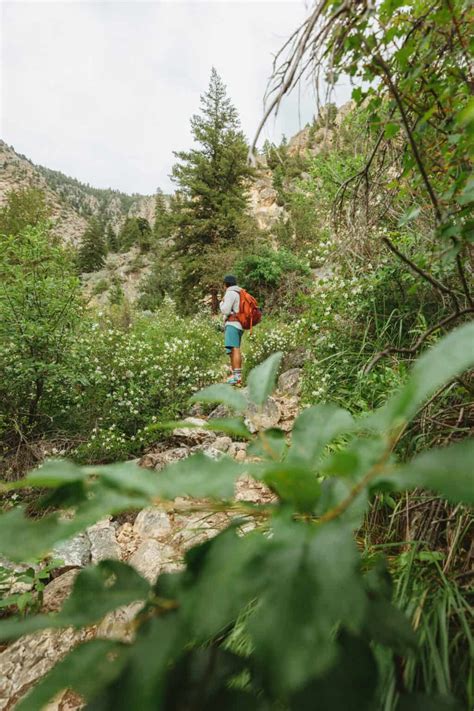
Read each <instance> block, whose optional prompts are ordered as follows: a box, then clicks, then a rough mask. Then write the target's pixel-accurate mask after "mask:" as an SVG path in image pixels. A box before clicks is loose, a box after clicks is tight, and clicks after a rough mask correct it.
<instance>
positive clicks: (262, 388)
mask: <svg viewBox="0 0 474 711" xmlns="http://www.w3.org/2000/svg"><path fill="white" fill-rule="evenodd" d="M473 337H474V329H473V326H472V325H467V326H464V327H462V328H460V329H458V330H457V331H455V332H454V333H452V334H451V335H450V336H448V337H446V338H445V339H444V340H442V341H441V342H440V343H439V344H438V345H437V346H435V347H434V348H432V349H430V350H429V351H428V353H426V354H425V355H424V356H423V357H422V358H421V359H420V360H419V362H418V363H417V364H416V365H415V367H414V368H413V370H412V372H411V374H410V376H409V378H408V379H407V380H406V382H405V384H404V385H403V387H402V388H401V389H400V390H399V391H398V392H397V393H395V394H394V396H393V397H392V398H391V399H390V400H389V401H388V402H387V403H386V404H384V405H383V406H382V407H381V408H380V409H379V410H377V411H375V412H374V413H372V414H371V415H369V416H368V417H363V418H361V419H358V420H354V419H353V418H352V416H351V415H350V413H349V412H347V411H346V410H343V409H341V408H339V407H337V406H335V405H319V406H316V407H312V408H309V409H306V410H304V411H303V412H302V413H301V415H300V416H299V417H298V419H297V421H296V423H295V426H294V429H293V433H292V437H291V444H290V445H288V444H287V442H286V441H285V437H284V434H283V433H282V432H280V431H278V430H270V431H267V432H262V433H260V434H259V435H257V436H252V435H251V434H250V432H245V425H244V423H243V422H242V421H238V420H237V421H236V420H235V419H231V420H229V421H227V422H225V423H221V425H220V426H221V427H222V428H223V429H224V428H225V431H231V430H232V429H234V430H235V431H236V432H238V433H239V435H240V436H242V435H243V434H244V433H245V437H246V438H247V439H248V440H249V442H250V445H249V447H250V449H249V452H250V453H252V454H253V455H254V457H255V461H254V463H252V464H250V463H246V464H239V463H237V462H235V461H233V460H231V459H229V458H227V457H225V456H223V457H222V458H221V459H220V460H219V461H218V462H213V461H212V460H210V459H208V458H207V457H206V456H204V455H203V454H202V453H200V454H197V455H193V456H192V457H190V458H188V459H187V460H185V461H184V462H178V463H176V464H174V465H171V466H169V467H168V468H167V469H166V470H165V471H164V472H162V473H160V474H157V473H155V472H146V471H143V470H140V469H139V468H138V467H137V466H136V465H135V464H132V463H131V464H121V465H115V466H109V467H104V468H100V467H98V468H93V469H90V468H85V469H81V468H80V467H77V466H74V465H72V464H70V463H67V462H64V461H63V462H61V461H59V462H58V461H56V462H50V463H46V464H45V465H44V466H43V467H42V468H40V469H38V470H37V471H35V472H33V473H32V474H30V475H29V476H28V477H27V479H26V480H24V481H23V482H22V483H21V486H30V487H31V486H37V487H45V488H47V489H50V490H52V492H54V494H55V496H56V500H58V501H59V500H61V499H62V498H63V497H64V496H66V497H67V501H68V505H69V506H71V505H74V507H75V517H74V518H72V519H71V518H70V519H67V520H61V519H58V517H57V515H56V514H47V515H45V516H44V517H43V518H42V519H41V520H39V521H34V520H31V519H28V518H27V517H25V515H24V513H23V512H20V511H18V510H14V511H11V512H8V513H6V514H4V515H3V516H1V517H0V533H1V535H0V554H2V555H4V556H7V557H8V558H10V559H12V560H24V559H28V558H31V557H33V556H38V555H41V554H43V553H45V552H47V551H48V549H49V548H50V547H51V546H52V545H53V544H54V543H55V542H57V541H60V540H62V539H64V538H67V537H69V536H71V535H72V534H74V533H76V532H77V531H80V530H82V529H83V528H84V527H85V526H87V525H89V524H90V523H92V522H93V521H95V520H97V519H99V518H101V517H103V516H106V515H108V514H111V513H119V512H120V511H124V510H127V509H129V508H139V507H143V506H145V505H147V504H148V503H150V502H153V503H155V504H156V503H157V502H164V501H166V500H173V499H175V498H176V497H177V496H186V495H187V496H193V497H199V498H201V499H202V498H203V497H206V498H207V499H208V500H209V501H208V506H209V509H210V510H212V509H213V502H214V506H215V507H216V510H222V508H223V507H224V508H225V507H226V506H227V507H228V508H229V511H230V512H231V514H232V516H233V520H232V521H231V523H230V525H229V527H228V528H227V529H226V530H224V531H222V532H221V533H220V534H218V535H217V536H216V537H215V538H213V539H212V540H210V541H208V542H206V543H204V544H202V545H200V546H197V547H195V548H193V549H191V550H190V551H189V552H188V554H187V556H186V568H185V570H184V571H182V572H178V573H171V574H166V575H161V576H160V577H159V579H158V581H157V583H156V584H155V585H153V586H150V585H149V584H148V583H147V582H146V581H145V580H144V579H143V578H141V577H140V576H139V575H138V573H137V572H136V571H134V570H133V569H132V568H130V567H129V566H127V565H125V564H124V563H120V562H117V561H103V562H101V563H100V564H99V565H98V566H97V567H95V568H87V569H85V570H84V571H82V572H81V573H80V574H79V576H78V578H77V581H76V583H75V586H74V589H73V591H72V594H71V596H70V598H69V599H68V600H67V601H66V603H65V605H64V606H63V608H62V610H61V612H60V613H58V614H56V615H37V616H30V617H28V618H26V619H25V620H14V619H13V620H6V621H4V622H2V623H1V624H0V636H1V637H3V639H10V638H13V637H18V636H20V635H22V634H25V633H28V632H33V631H36V630H38V629H43V628H48V627H55V628H57V627H59V628H61V627H67V626H74V627H78V628H81V627H83V626H86V625H91V624H94V623H96V622H98V621H99V620H100V619H101V618H102V617H103V616H104V615H105V614H106V613H107V612H109V611H111V610H113V609H115V608H117V607H118V606H121V605H125V604H127V603H131V602H134V601H136V600H140V601H142V602H143V606H142V608H141V610H140V611H139V612H138V614H137V616H136V618H135V624H134V628H135V631H136V636H135V639H134V641H133V643H131V644H123V643H121V642H115V641H111V640H100V639H97V640H93V641H90V642H86V643H85V644H83V645H81V646H79V647H78V648H76V649H75V650H74V651H73V652H72V653H70V655H69V656H68V657H67V658H66V659H65V660H64V661H62V662H61V663H60V665H59V666H58V667H57V668H56V669H54V670H53V671H52V672H50V673H49V674H47V675H46V677H45V678H44V679H43V680H42V681H41V682H40V683H39V684H38V685H37V686H36V688H35V689H34V690H33V691H32V692H31V693H30V694H29V695H28V696H27V697H26V698H25V699H24V701H22V702H21V703H20V706H19V708H23V709H31V710H32V709H40V708H41V707H42V705H44V704H45V702H46V701H47V700H49V699H50V698H51V697H52V696H53V695H54V694H56V693H57V692H58V691H60V690H61V689H63V688H65V687H68V688H72V689H74V690H76V691H78V692H79V693H80V694H82V695H83V696H84V697H85V698H86V699H87V700H88V701H94V703H96V704H99V705H100V706H101V707H102V708H111V707H112V706H113V707H114V708H123V709H126V708H130V707H131V706H132V707H133V706H136V705H137V704H138V705H139V706H140V708H141V709H143V710H144V711H146V710H147V709H156V708H165V709H168V708H183V709H184V708H189V707H191V708H193V709H199V708H202V709H204V708H209V707H210V706H211V705H213V706H217V707H219V708H234V707H235V706H236V705H238V706H239V707H242V706H243V707H245V708H277V707H283V708H295V709H306V708H308V709H309V708H314V703H315V701H316V700H317V703H318V704H320V705H321V707H322V708H324V709H328V710H329V709H331V711H337V709H341V711H342V710H343V709H344V711H345V710H346V709H348V708H350V709H354V711H356V710H357V711H361V710H362V709H367V710H369V709H375V708H377V709H378V708H382V707H383V708H394V707H395V704H396V707H397V708H398V709H403V708H412V707H413V708H420V705H421V708H428V707H429V708H433V709H438V708H439V709H442V708H453V709H461V708H462V707H461V705H460V704H459V703H458V702H457V701H456V700H455V699H454V698H453V696H452V694H451V693H450V692H451V691H452V689H451V688H450V686H449V684H448V686H447V688H443V687H442V685H440V684H437V683H436V680H435V681H434V682H433V683H427V680H426V678H423V676H422V675H421V676H420V675H417V673H416V671H415V670H416V668H417V654H418V651H417V650H418V644H419V641H418V637H417V635H416V633H415V631H414V629H413V628H412V626H411V624H410V621H409V618H408V617H407V616H405V615H404V614H403V613H402V612H401V611H400V610H399V609H397V608H396V607H395V605H394V604H393V591H392V584H391V576H390V573H389V570H388V568H387V565H386V563H385V562H384V560H383V559H382V558H380V557H377V558H375V559H374V558H370V557H369V556H367V555H363V556H361V554H360V553H359V552H358V550H357V547H356V545H355V541H354V531H356V530H357V529H358V528H359V527H360V525H361V523H362V520H363V516H364V513H365V512H366V511H367V509H368V506H369V502H370V500H371V498H372V497H373V496H374V495H375V494H376V492H378V491H384V492H387V491H392V492H396V491H404V490H406V489H413V488H416V487H426V488H429V489H431V490H432V491H435V492H437V493H439V494H440V495H441V496H443V497H445V498H447V499H449V500H450V501H452V502H454V503H461V502H466V503H473V502H474V498H473V487H472V470H471V467H470V465H471V463H472V456H473V454H474V450H473V443H472V442H463V443H457V444H454V445H452V446H451V447H448V448H445V449H442V450H432V451H427V452H424V453H423V454H421V455H419V456H418V457H415V458H414V459H413V460H412V461H410V462H397V460H396V458H395V457H394V455H393V448H394V445H395V443H396V441H397V440H398V438H399V437H400V435H401V433H402V432H403V430H404V429H405V428H406V426H407V424H408V422H409V421H410V420H411V419H412V418H413V416H414V415H415V414H416V412H417V410H418V409H419V408H420V407H422V406H423V405H424V403H425V402H426V400H427V399H429V398H430V397H432V395H433V394H434V393H435V392H436V391H437V390H438V389H439V388H440V387H441V386H443V385H444V384H446V383H447V382H449V381H450V380H451V379H452V378H454V377H456V376H457V375H460V374H461V373H462V372H463V371H464V370H465V369H466V368H469V367H472V366H473V365H474V357H473V353H472V349H471V348H470V345H471V343H472V338H473ZM280 359H281V354H275V355H273V356H271V357H270V358H269V359H268V360H266V361H265V362H264V363H262V364H261V365H260V366H258V367H257V368H256V369H255V370H254V371H252V373H251V374H250V376H249V379H248V382H249V390H248V395H249V398H250V400H251V401H252V402H253V403H254V405H256V406H257V407H258V406H262V405H263V404H264V402H265V400H266V398H267V396H268V395H269V394H270V393H271V391H272V388H273V386H274V382H275V378H276V373H277V370H278V365H279V361H280ZM196 399H197V400H202V401H204V402H209V401H222V402H224V403H226V404H227V405H229V406H231V407H232V408H233V409H234V410H236V411H237V412H243V411H244V410H245V409H246V407H247V402H246V399H245V397H244V396H243V395H241V394H240V393H238V392H236V391H235V390H233V389H232V388H231V387H229V386H222V385H219V386H211V387H209V388H207V389H206V390H204V391H203V392H202V393H200V394H198V395H197V396H196ZM341 436H343V437H344V441H345V443H344V444H343V445H339V446H338V447H336V448H334V446H329V445H331V443H333V442H334V441H335V440H339V441H341ZM244 473H246V474H249V473H250V474H251V475H252V476H254V477H256V478H257V479H260V480H262V481H263V482H265V483H266V484H267V486H269V487H270V488H271V490H272V491H273V492H274V493H275V495H276V497H277V498H276V502H275V503H274V504H270V505H268V504H262V505H258V506H255V504H252V503H248V504H247V503H246V502H244V501H243V502H239V504H238V505H235V504H234V505H232V503H231V502H230V501H229V499H230V498H231V497H232V495H233V486H234V481H235V479H236V478H237V477H238V476H239V475H241V474H244ZM448 474H449V476H448ZM73 485H74V486H73ZM15 486H18V484H17V485H15ZM72 487H73V488H72ZM10 488H11V487H10ZM249 522H252V525H251V526H250V530H249V527H248V526H247V527H246V528H243V527H244V524H245V523H249ZM244 530H246V533H244V532H243V531H244ZM269 534H270V535H269ZM19 541H21V542H20V543H19ZM86 599H87V600H88V604H87V605H85V604H84V601H85V600H86ZM243 614H245V617H242V615H243ZM237 623H239V624H240V634H241V635H242V634H245V636H246V637H247V638H248V644H247V645H242V644H240V645H236V644H235V641H234V643H232V633H233V630H234V629H235V626H236V624H237ZM150 649H153V654H151V653H150ZM99 661H100V664H99V666H98V662H99ZM405 663H406V664H407V665H409V666H410V667H411V669H412V670H413V671H412V673H411V674H410V676H409V677H408V676H407V677H406V679H405V682H404V684H403V685H400V683H399V682H397V685H396V687H395V689H394V691H393V693H392V700H390V699H389V698H388V697H387V696H386V695H385V693H384V692H383V689H382V688H381V687H380V680H381V678H382V676H383V674H384V673H386V672H387V665H388V667H390V666H392V667H393V669H394V674H395V676H396V669H397V665H400V664H405ZM92 667H93V668H94V670H95V673H94V679H93V683H91V682H90V681H88V679H90V675H85V674H84V673H83V670H84V669H91V668H92ZM381 693H382V694H383V695H382V696H381V695H380V694H381ZM464 701H466V702H468V703H472V698H469V699H468V698H465V699H464ZM190 705H191V706H190Z"/></svg>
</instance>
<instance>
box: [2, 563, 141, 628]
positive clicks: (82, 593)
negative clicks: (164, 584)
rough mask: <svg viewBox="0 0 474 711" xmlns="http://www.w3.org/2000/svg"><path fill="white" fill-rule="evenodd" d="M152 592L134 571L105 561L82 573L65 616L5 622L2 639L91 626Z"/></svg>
mask: <svg viewBox="0 0 474 711" xmlns="http://www.w3.org/2000/svg"><path fill="white" fill-rule="evenodd" d="M149 591H150V585H149V584H148V582H147V581H146V580H145V579H144V578H142V577H141V575H139V574H138V573H137V572H136V570H135V569H134V568H132V567H130V566H129V565H126V564H125V563H121V562H120V561H117V560H104V561H101V562H100V563H99V564H98V565H97V566H94V567H92V566H91V567H90V568H85V569H84V570H82V571H81V572H80V573H79V575H78V576H77V578H76V580H75V582H74V587H73V589H72V592H71V595H70V596H69V597H68V598H67V600H66V602H65V603H64V605H63V608H62V610H61V612H59V613H57V614H56V615H36V616H35V617H33V616H32V617H26V618H23V619H7V620H4V621H2V622H0V639H12V638H15V637H20V636H21V635H23V634H30V633H31V632H36V630H40V629H49V628H59V627H70V626H72V627H83V626H86V625H91V624H94V623H95V622H98V621H99V620H101V619H102V618H103V617H104V615H106V614H107V613H108V612H110V611H111V610H115V609H117V608H118V607H121V606H122V605H129V604H130V603H132V602H137V601H140V600H144V599H145V598H146V597H147V595H148V593H149Z"/></svg>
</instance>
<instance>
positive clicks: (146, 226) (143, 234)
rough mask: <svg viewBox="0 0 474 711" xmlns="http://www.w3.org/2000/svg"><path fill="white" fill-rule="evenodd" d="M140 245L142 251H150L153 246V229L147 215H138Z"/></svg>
mask: <svg viewBox="0 0 474 711" xmlns="http://www.w3.org/2000/svg"><path fill="white" fill-rule="evenodd" d="M136 221H137V228H138V233H139V235H138V246H139V247H140V250H141V251H142V252H148V251H149V250H150V248H151V241H152V231H151V227H150V223H149V222H148V220H147V219H146V218H145V217H137V218H136Z"/></svg>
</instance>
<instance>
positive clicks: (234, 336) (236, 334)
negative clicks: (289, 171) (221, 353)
mask: <svg viewBox="0 0 474 711" xmlns="http://www.w3.org/2000/svg"><path fill="white" fill-rule="evenodd" d="M242 334H243V331H242V330H241V329H240V328H236V327H235V326H232V324H230V323H228V324H227V325H226V327H225V332H224V345H225V350H226V353H227V354H228V355H230V354H231V353H232V348H240V341H241V340H242Z"/></svg>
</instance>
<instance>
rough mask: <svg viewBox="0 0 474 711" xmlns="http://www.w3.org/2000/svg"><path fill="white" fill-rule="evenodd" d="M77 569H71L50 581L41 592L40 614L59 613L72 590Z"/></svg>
mask: <svg viewBox="0 0 474 711" xmlns="http://www.w3.org/2000/svg"><path fill="white" fill-rule="evenodd" d="M78 573H79V568H73V569H72V570H68V571H67V572H66V573H63V574H62V575H59V576H58V577H57V578H54V580H51V582H50V583H48V584H47V585H46V587H45V589H44V590H43V605H42V607H41V612H59V610H60V609H61V608H62V606H63V603H64V601H65V600H66V598H67V597H69V594H70V592H71V590H72V587H73V585H74V581H75V579H76V577H77V574H78Z"/></svg>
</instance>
